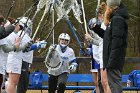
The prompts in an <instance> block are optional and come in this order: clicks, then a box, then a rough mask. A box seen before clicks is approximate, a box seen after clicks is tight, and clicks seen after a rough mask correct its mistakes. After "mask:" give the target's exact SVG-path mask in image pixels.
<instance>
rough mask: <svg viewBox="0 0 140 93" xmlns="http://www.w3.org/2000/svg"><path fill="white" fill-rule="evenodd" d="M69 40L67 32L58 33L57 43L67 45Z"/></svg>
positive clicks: (63, 46) (62, 45)
mask: <svg viewBox="0 0 140 93" xmlns="http://www.w3.org/2000/svg"><path fill="white" fill-rule="evenodd" d="M69 42H70V36H69V35H68V34H67V33H61V34H60V35H59V38H58V43H59V44H60V46H61V47H62V48H65V47H67V46H68V44H69Z"/></svg>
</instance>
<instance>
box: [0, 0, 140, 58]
mask: <svg viewBox="0 0 140 93" xmlns="http://www.w3.org/2000/svg"><path fill="white" fill-rule="evenodd" d="M12 1H13V0H0V14H1V15H4V16H7V13H8V11H9V9H10V7H11V5H12ZM33 1H34V0H15V2H16V3H15V5H14V7H13V8H12V11H11V13H10V16H11V17H13V18H17V17H20V16H22V15H23V14H24V13H25V11H27V10H28V9H29V7H30V6H31V5H32V4H33ZM77 1H78V2H80V0H77ZM83 1H84V7H85V15H86V19H87V21H88V20H89V19H91V18H93V17H95V9H96V7H97V0H83ZM101 1H104V0H101ZM122 2H123V3H124V4H125V5H126V7H127V8H128V11H129V15H130V19H129V20H128V25H129V40H128V48H127V56H131V57H139V56H140V0H122ZM43 10H44V9H42V10H41V11H40V12H39V13H38V14H37V16H36V17H35V20H34V21H33V32H34V31H35V29H36V27H37V25H38V23H39V21H40V19H41V17H42V14H43V12H44V11H43ZM35 11H36V8H34V9H33V12H32V14H31V17H30V18H32V16H33V15H34V13H35ZM55 15H56V14H55ZM26 16H28V14H27V15H26ZM69 18H70V20H71V21H72V23H73V25H74V26H75V28H76V29H77V31H78V33H79V34H80V35H81V36H82V37H84V33H85V31H84V30H83V28H84V26H83V25H80V24H79V23H78V22H77V20H76V19H75V18H74V16H73V14H72V13H70V15H69ZM49 19H51V16H50V18H49ZM44 21H45V20H44ZM44 21H43V22H42V25H41V27H42V26H43V23H44ZM41 27H40V28H41ZM51 28H52V26H51V20H48V23H47V25H46V26H45V29H44V30H43V32H41V35H40V33H38V35H37V36H36V37H39V38H41V39H44V38H45V36H44V35H47V33H49V30H50V29H51ZM54 30H55V42H56V43H57V39H58V35H59V34H60V33H62V32H67V33H68V34H70V36H71V37H72V38H71V44H70V46H71V47H72V48H74V50H75V53H76V56H79V49H80V47H79V46H78V43H77V42H76V39H75V37H74V35H73V34H72V33H71V31H70V29H69V27H68V25H67V22H66V21H65V20H61V21H60V22H59V24H58V25H57V26H56V27H55V29H54ZM51 41H52V38H49V40H47V42H48V46H49V45H50V44H51V43H52V42H51ZM81 41H82V40H81ZM42 51H44V50H42ZM35 55H39V53H38V52H36V53H35Z"/></svg>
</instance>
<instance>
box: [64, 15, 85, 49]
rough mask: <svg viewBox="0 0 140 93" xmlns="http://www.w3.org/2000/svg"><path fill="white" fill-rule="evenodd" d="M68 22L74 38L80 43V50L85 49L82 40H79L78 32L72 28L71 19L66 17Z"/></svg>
mask: <svg viewBox="0 0 140 93" xmlns="http://www.w3.org/2000/svg"><path fill="white" fill-rule="evenodd" d="M66 20H67V23H68V25H69V27H70V29H71V31H72V33H73V34H74V36H75V38H76V40H77V42H78V44H79V46H80V48H83V47H82V45H81V42H80V40H79V38H78V36H77V34H76V31H75V29H74V28H73V26H72V24H71V22H70V20H69V18H68V17H66Z"/></svg>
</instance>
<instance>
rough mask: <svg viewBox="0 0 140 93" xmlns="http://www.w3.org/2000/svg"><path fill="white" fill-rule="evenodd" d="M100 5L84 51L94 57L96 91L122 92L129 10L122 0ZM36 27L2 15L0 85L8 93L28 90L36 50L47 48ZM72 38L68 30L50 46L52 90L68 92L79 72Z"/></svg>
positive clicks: (51, 92)
mask: <svg viewBox="0 0 140 93" xmlns="http://www.w3.org/2000/svg"><path fill="white" fill-rule="evenodd" d="M98 8H99V10H98V17H97V18H92V19H91V20H89V22H88V32H87V33H86V34H85V40H86V42H88V43H87V45H86V48H84V49H81V50H80V53H81V54H83V55H85V54H86V55H90V57H91V73H92V74H93V76H94V84H95V86H96V89H95V90H96V93H122V91H123V90H122V84H121V73H122V69H123V65H124V61H125V55H126V48H127V34H128V25H127V23H126V19H128V12H127V9H126V8H125V6H124V5H123V4H122V2H121V0H107V1H106V2H102V3H101V4H100V5H99V7H98ZM32 26H33V23H32V20H30V18H28V17H19V18H17V19H14V18H11V17H8V18H7V19H6V20H5V18H4V17H3V16H2V15H0V57H1V58H0V61H1V62H0V87H1V88H3V87H5V89H6V92H7V93H26V92H27V89H28V83H29V69H30V65H31V64H32V61H33V51H34V50H37V49H41V48H46V44H47V42H46V41H45V40H42V41H38V40H36V41H35V40H33V39H32V38H31V36H32ZM70 39H71V38H70V36H69V35H68V34H67V33H61V34H60V35H59V37H58V44H52V45H50V47H49V48H48V52H47V53H46V58H45V61H44V62H45V65H46V67H47V68H48V75H49V77H48V93H55V92H56V91H57V93H64V92H65V88H66V83H67V79H68V74H70V72H74V71H76V68H77V66H78V64H77V62H76V57H75V53H74V50H73V49H72V48H70V47H69V44H70ZM86 51H88V52H86ZM4 76H5V77H4ZM5 78H7V82H6V83H5ZM0 93H1V92H0Z"/></svg>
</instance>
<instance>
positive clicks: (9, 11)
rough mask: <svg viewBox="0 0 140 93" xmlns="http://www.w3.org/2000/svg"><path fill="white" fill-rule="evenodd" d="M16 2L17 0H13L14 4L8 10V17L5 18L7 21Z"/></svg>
mask: <svg viewBox="0 0 140 93" xmlns="http://www.w3.org/2000/svg"><path fill="white" fill-rule="evenodd" d="M14 4H15V0H13V2H12V5H11V7H10V8H9V10H8V13H7V15H6V18H5V22H6V20H7V18H8V16H9V15H10V13H11V11H12V8H13V6H14Z"/></svg>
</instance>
